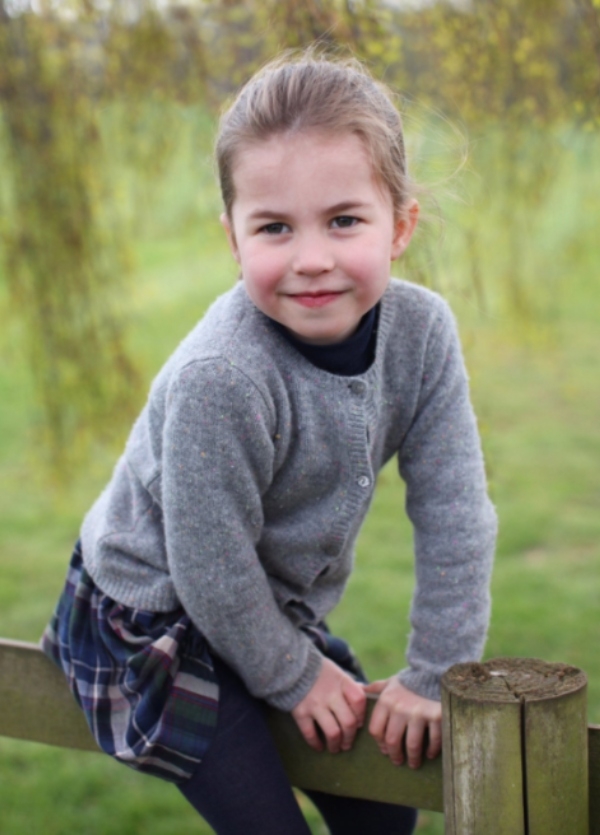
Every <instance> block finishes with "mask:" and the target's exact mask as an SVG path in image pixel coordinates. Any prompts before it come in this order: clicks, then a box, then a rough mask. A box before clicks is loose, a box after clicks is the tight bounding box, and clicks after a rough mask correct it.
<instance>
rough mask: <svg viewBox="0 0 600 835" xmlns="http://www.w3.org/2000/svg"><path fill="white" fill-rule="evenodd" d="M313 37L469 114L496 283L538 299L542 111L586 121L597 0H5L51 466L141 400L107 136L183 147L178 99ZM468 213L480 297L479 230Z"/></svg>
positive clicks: (467, 235) (21, 313) (6, 216)
mask: <svg viewBox="0 0 600 835" xmlns="http://www.w3.org/2000/svg"><path fill="white" fill-rule="evenodd" d="M0 3H1V0H0ZM315 42H317V43H319V44H320V45H321V46H322V47H323V48H325V49H331V50H334V51H338V52H339V51H341V52H345V51H348V50H350V51H352V52H353V53H354V54H356V55H358V56H359V57H360V58H362V59H364V60H366V61H367V62H368V63H369V64H370V66H371V67H372V68H373V70H374V72H375V74H376V75H378V76H380V77H382V78H384V79H385V80H386V81H387V82H388V83H389V84H391V85H392V86H393V87H395V88H396V89H398V90H402V91H406V92H408V93H409V94H410V99H411V100H413V101H416V102H419V103H421V104H423V105H425V106H426V107H427V108H429V113H430V114H431V113H435V112H440V111H441V112H443V113H445V114H448V116H449V118H450V119H451V120H454V121H455V123H457V124H459V125H461V126H464V129H465V133H466V134H467V135H468V136H469V140H470V142H471V144H472V160H473V162H472V163H471V164H472V166H473V167H474V168H475V169H476V170H477V169H478V168H479V169H480V170H479V173H480V178H481V179H480V180H479V186H478V188H479V190H480V191H481V190H482V189H483V191H484V193H486V194H489V195H493V200H492V199H488V203H490V223H492V222H493V223H495V224H498V225H499V226H502V227H503V234H504V235H505V236H506V247H507V252H508V257H507V259H506V260H505V262H504V263H505V266H504V268H503V269H504V270H505V288H506V294H505V298H504V303H505V304H506V305H508V306H509V307H510V308H511V309H512V310H513V311H514V312H515V313H516V314H517V315H518V316H519V317H521V318H522V319H524V320H527V319H528V318H531V317H532V316H534V315H535V310H534V304H533V301H532V294H531V292H530V291H529V290H528V288H527V285H526V281H525V278H524V276H523V271H522V264H523V250H524V248H526V246H527V236H528V226H529V225H530V224H531V222H532V219H534V218H535V215H536V210H537V208H539V206H540V205H541V203H542V201H544V200H545V199H546V198H547V195H548V190H549V187H550V185H551V183H552V180H553V174H554V169H555V167H556V161H557V155H558V154H560V153H561V148H560V143H558V142H557V141H556V130H557V129H558V128H560V127H561V126H564V125H570V124H572V123H573V122H578V123H579V124H581V125H582V126H584V127H585V128H591V129H594V128H596V127H597V125H598V120H599V107H600V0H471V2H468V0H467V2H461V3H458V2H456V1H455V2H453V3H452V2H437V3H427V4H415V3H410V4H403V3H399V4H393V5H392V4H385V3H383V2H376V0H285V2H282V0H246V2H244V3H241V2H237V1H236V0H204V1H203V2H199V0H198V2H195V3H194V2H189V3H187V4H183V3H179V4H176V3H173V2H171V3H169V2H168V0H162V2H161V3H160V4H157V3H152V2H151V1H150V0H118V2H112V3H111V2H110V0H105V2H103V3H101V2H93V0H51V2H50V0H37V2H36V4H35V11H32V10H31V8H29V6H28V5H27V3H26V0H4V5H0V114H1V120H0V129H1V132H2V133H1V148H0V152H1V154H2V157H3V177H2V181H1V182H0V201H1V202H0V207H1V209H2V215H1V217H0V234H1V243H2V256H3V272H4V275H5V279H6V285H7V287H8V291H9V296H8V297H9V305H10V311H11V315H12V316H13V317H16V318H17V319H18V320H19V321H20V322H21V323H22V324H23V326H24V327H23V328H22V331H23V333H24V335H25V341H26V343H27V346H28V351H29V355H30V358H31V366H32V368H33V370H34V374H35V380H36V382H37V391H38V393H39V400H40V404H41V406H42V414H43V416H44V419H43V426H44V432H45V433H46V440H47V444H46V448H47V449H48V450H50V453H51V455H50V457H51V460H52V461H53V464H54V466H55V469H57V470H59V469H60V468H61V467H62V468H63V470H64V468H65V467H66V466H67V465H68V462H69V460H71V459H72V460H73V461H74V462H77V460H80V456H81V454H82V453H83V451H84V450H85V447H86V444H88V443H89V441H90V439H91V438H101V437H104V436H109V435H110V434H111V433H113V432H116V433H117V434H118V433H119V432H120V431H122V426H123V424H124V422H125V421H128V420H129V419H130V413H131V410H132V409H133V408H135V407H136V406H137V405H138V403H139V397H140V393H139V386H138V375H137V374H136V371H135V368H134V366H133V364H132V361H131V360H130V358H129V356H128V352H127V348H126V337H125V324H126V323H125V318H124V310H126V308H127V303H126V294H127V276H128V274H129V273H130V269H131V253H130V243H131V237H132V234H133V231H132V230H133V228H134V226H135V212H134V213H133V214H134V216H133V217H132V216H131V213H129V214H128V213H127V212H126V211H125V210H124V202H126V201H124V199H123V193H122V192H123V183H122V182H121V181H120V179H119V176H118V174H117V173H116V170H115V166H114V164H113V162H112V158H113V157H114V147H115V146H118V153H119V155H120V157H121V158H122V159H123V160H125V161H126V164H127V165H128V166H129V170H130V171H131V170H133V171H134V172H135V176H136V177H138V178H141V179H143V180H145V181H148V182H151V181H152V179H153V178H156V177H157V176H158V175H160V174H161V172H162V171H164V170H165V166H166V165H167V163H168V161H169V159H170V156H171V154H172V153H173V150H174V149H175V148H176V147H177V142H178V132H179V131H180V130H181V125H182V120H181V117H180V113H181V108H182V107H190V106H202V107H205V108H208V109H209V110H212V111H213V112H214V111H215V110H216V109H217V107H218V106H219V105H220V104H221V102H222V101H223V99H224V98H226V97H227V96H228V95H229V94H230V93H231V92H232V90H233V89H235V88H236V87H237V86H238V85H239V84H240V83H242V82H243V81H244V80H245V79H246V78H247V77H248V76H249V75H250V74H251V73H252V72H253V71H254V70H255V69H256V68H257V67H258V66H260V65H261V64H262V63H264V62H265V61H266V60H268V59H269V58H271V57H272V56H273V55H275V54H277V53H278V52H280V51H281V50H282V49H290V48H292V49H293V48H298V47H303V46H305V45H308V44H311V43H315ZM409 109H410V108H409ZM413 109H415V108H414V106H413ZM417 110H418V108H417ZM422 118H424V119H425V120H426V119H427V117H426V116H425V117H422ZM486 137H487V138H489V142H488V144H487V145H486V144H485V143H484V142H483V139H484V138H486ZM486 141H487V140H486ZM489 143H491V146H490V144H489ZM490 147H493V153H490V151H489V148H490ZM482 148H483V149H485V152H484V153H481V149H482ZM425 162H426V160H425ZM417 163H418V159H417ZM451 167H452V166H450V168H451ZM482 168H484V169H485V170H481V169H482ZM426 179H427V178H426ZM466 199H474V197H473V196H472V195H471V197H470V198H469V196H467V198H466ZM492 203H493V205H491V204H492ZM484 204H485V200H484ZM132 221H133V225H132ZM463 231H464V242H465V246H466V248H467V249H468V251H469V252H470V253H472V263H473V271H472V272H473V279H474V282H475V284H477V285H478V287H479V289H478V291H477V292H478V295H479V296H480V297H481V298H483V297H484V295H485V293H484V290H485V287H484V285H485V277H482V276H481V275H479V274H478V270H477V264H478V263H479V262H480V260H481V249H482V247H484V246H485V241H482V240H480V239H478V238H477V236H476V235H475V233H474V232H473V229H469V228H465V229H464V230H463ZM435 249H436V247H435V244H432V241H431V239H427V236H426V237H425V239H424V241H423V243H422V246H421V249H420V250H419V249H417V254H416V258H414V257H413V271H414V276H415V277H416V278H417V279H420V280H426V275H427V272H428V271H431V270H433V271H435V268H436V267H435V264H434V263H433V262H434V259H435V254H432V253H433V252H434V250H435ZM419 259H420V260H419Z"/></svg>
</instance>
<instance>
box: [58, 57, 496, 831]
mask: <svg viewBox="0 0 600 835" xmlns="http://www.w3.org/2000/svg"><path fill="white" fill-rule="evenodd" d="M217 158H218V164H219V174H220V183H221V189H222V195H223V202H224V213H223V215H222V222H223V226H224V227H225V232H226V234H227V238H228V240H229V244H230V247H231V250H232V253H233V256H234V258H235V259H236V261H237V262H238V264H239V265H240V271H241V281H240V282H239V283H238V284H237V286H236V287H234V288H233V289H231V290H230V291H229V292H227V293H226V294H225V295H224V296H222V297H221V298H219V299H217V300H216V301H215V303H214V304H213V306H212V307H211V308H210V310H209V311H208V312H207V313H206V315H205V316H204V318H203V319H202V320H201V321H200V322H199V324H198V325H197V326H196V327H195V328H194V330H193V331H192V332H191V333H190V334H189V336H188V337H187V338H186V339H185V340H184V341H183V343H182V344H181V345H180V346H179V348H178V349H177V350H176V351H175V353H174V354H173V356H172V357H171V358H170V359H169V361H168V362H167V363H166V365H165V366H164V368H163V369H162V371H161V372H160V374H159V375H158V377H157V378H156V380H155V381H154V384H153V386H152V389H151V392H150V397H149V400H148V403H147V405H146V407H145V408H144V410H143V411H142V413H141V415H140V417H139V419H138V420H137V422H136V424H135V425H134V427H133V430H132V432H131V435H130V437H129V441H128V443H127V446H126V449H125V452H124V454H123V456H122V458H121V459H120V461H119V462H118V463H117V466H116V468H115V471H114V474H113V476H112V479H111V481H110V483H109V485H108V487H107V488H106V490H105V491H104V492H103V493H102V495H101V496H100V498H99V499H98V500H97V502H96V503H95V505H94V506H93V507H92V509H91V510H90V512H89V513H88V515H87V516H86V518H85V521H84V523H83V527H82V530H81V543H78V544H77V546H76V548H75V552H74V555H73V558H72V561H71V565H70V569H69V574H68V579H67V584H66V587H65V591H64V593H63V595H62V597H61V600H60V602H59V605H58V608H57V611H56V614H55V616H54V618H53V620H52V622H51V624H50V625H49V627H48V628H47V630H46V632H45V634H44V637H43V646H44V649H45V651H46V652H47V653H48V654H49V655H50V657H52V658H53V659H54V660H55V661H56V663H57V664H59V665H60V666H61V667H62V669H63V670H64V672H65V674H66V675H67V677H68V680H69V683H70V686H71V688H72V691H73V693H74V695H75V697H76V698H77V700H78V701H79V703H80V704H81V707H82V708H83V710H84V711H85V714H86V717H87V719H88V722H89V724H90V727H91V729H92V731H93V733H94V734H95V736H96V739H97V741H98V743H99V745H100V746H101V747H102V748H103V749H104V750H105V751H107V752H108V753H109V754H112V755H113V756H114V757H115V758H116V759H118V760H120V761H121V762H124V763H126V764H128V765H130V766H132V767H134V768H137V769H139V770H142V771H146V772H148V773H150V774H154V775H156V776H159V777H162V778H165V779H167V780H171V781H173V782H175V783H177V785H178V786H179V788H180V789H181V791H182V792H183V794H184V795H185V797H186V798H187V799H188V800H189V801H190V802H191V803H192V804H193V805H194V806H195V807H196V809H197V810H198V811H199V812H200V814H201V815H203V816H204V817H205V818H206V820H207V821H208V822H209V823H210V824H211V826H213V828H214V829H215V831H216V832H217V833H219V835H242V833H243V835H247V833H250V835H275V834H276V833H277V835H306V833H308V831H309V830H308V828H307V825H306V823H305V821H304V819H303V817H302V815H301V814H300V811H299V808H298V806H297V804H296V802H295V799H294V796H293V793H292V791H291V789H290V787H289V784H288V782H287V780H286V777H285V774H284V772H283V769H282V766H281V763H280V761H279V760H278V757H277V754H276V752H275V749H274V746H273V744H272V741H271V738H270V736H269V733H268V730H267V728H266V725H265V722H264V718H263V715H262V710H261V705H262V703H263V702H267V703H268V704H270V705H273V706H275V707H276V708H279V709H280V710H284V711H290V712H291V713H292V715H293V717H294V719H295V721H296V723H297V725H298V728H299V730H300V732H301V733H302V735H303V736H304V738H305V739H306V742H307V743H308V744H309V745H311V746H312V747H314V748H316V749H321V748H322V747H323V746H324V745H325V746H326V747H327V748H328V750H329V751H331V752H334V753H335V752H338V751H347V750H349V749H350V748H351V746H352V742H353V740H354V737H355V734H356V732H357V729H358V728H359V727H360V726H361V725H362V724H363V721H364V716H365V703H366V694H367V693H371V694H379V699H378V702H377V705H376V707H375V710H374V711H373V715H372V719H371V722H370V726H369V731H370V733H371V734H372V735H373V737H374V738H375V739H376V740H377V743H378V744H379V747H380V748H381V751H382V752H383V754H384V755H386V756H388V757H389V758H390V759H391V760H392V762H394V763H397V764H400V763H402V762H403V751H404V747H405V749H406V752H407V759H408V764H409V765H410V766H412V767H418V765H419V764H420V762H421V757H422V749H423V745H424V740H428V741H427V743H426V750H425V754H426V755H427V756H428V757H435V756H436V755H437V754H438V753H439V750H440V736H441V734H440V717H441V711H440V704H439V682H440V676H441V675H442V673H443V672H444V670H446V668H447V667H449V666H450V665H451V664H453V663H455V662H459V661H465V660H467V659H476V658H478V657H479V655H480V653H481V651H482V647H483V642H484V638H485V633H486V627H487V623H488V613H489V593H488V585H489V576H490V566H491V561H492V553H493V547H494V539H495V529H496V521H495V514H494V511H493V509H492V506H491V504H490V502H489V500H488V498H487V493H486V482H485V475H484V467H483V461H482V456H481V451H480V444H479V439H478V434H477V429H476V423H475V419H474V416H473V412H472V409H471V406H470V403H469V396H468V387H467V377H466V373H465V369H464V366H463V361H462V358H461V351H460V346H459V342H458V338H457V334H456V329H455V324H454V320H453V317H452V315H451V313H450V311H449V309H448V307H447V306H446V304H445V303H444V302H443V301H442V299H441V298H440V297H439V296H437V295H436V294H434V293H432V292H430V291H428V290H425V289H423V288H421V287H417V286H415V285H412V284H408V283H406V282H404V281H399V280H393V279H390V262H391V261H393V260H395V259H396V258H398V257H399V256H401V255H402V253H403V252H404V250H405V249H406V247H407V246H408V244H409V241H410V239H411V236H412V234H413V231H414V228H415V225H416V223H417V216H418V205H417V202H416V200H415V199H414V197H413V196H412V194H411V184H410V180H409V178H408V175H407V170H406V159H405V152H404V142H403V136H402V127H401V121H400V117H399V115H398V113H397V111H396V109H395V107H394V105H393V104H392V99H391V96H390V95H389V93H388V92H387V91H386V90H385V89H384V88H383V87H382V86H381V85H379V84H378V83H377V82H375V81H374V80H373V79H372V78H371V77H370V75H369V74H368V73H367V72H366V71H365V70H364V69H363V68H362V67H361V66H360V65H359V64H358V63H357V62H354V61H350V62H338V61H332V60H328V59H325V58H321V57H315V56H314V55H308V56H306V55H304V56H300V57H298V58H296V59H285V60H282V61H279V62H275V63H274V64H271V65H269V66H267V67H266V68H265V69H264V70H263V71H262V72H260V73H259V74H258V75H256V76H255V77H254V78H253V79H252V80H251V81H250V82H249V83H248V84H247V85H246V86H245V87H244V88H243V89H242V91H241V92H240V94H239V95H238V97H237V99H236V100H235V101H234V103H233V104H232V105H231V107H230V108H229V110H228V111H227V112H226V113H225V115H224V116H223V118H222V121H221V126H220V131H219V135H218V140H217ZM392 456H397V459H398V464H399V469H400V473H401V475H402V478H403V479H404V480H405V482H406V487H407V499H406V507H407V512H408V515H409V517H410V519H411V520H412V523H413V526H414V541H415V555H416V576H417V584H416V591H415V595H414V600H413V604H412V609H411V623H412V633H411V636H410V641H409V646H408V652H407V659H408V666H407V667H406V668H405V669H403V670H402V671H401V672H399V673H398V672H395V671H390V672H391V673H392V674H391V676H390V678H389V679H387V680H384V681H378V682H375V683H373V684H370V685H366V684H365V683H364V681H365V680H364V677H363V676H362V674H361V671H360V667H359V666H358V664H357V662H356V660H355V659H354V658H353V656H352V655H351V653H350V651H349V649H348V647H347V645H346V644H344V642H342V641H340V640H339V639H336V638H334V637H332V636H331V635H330V634H329V633H328V631H327V628H326V626H325V624H324V619H325V618H326V616H327V615H328V614H329V612H330V611H331V610H332V609H333V607H334V606H335V605H336V603H337V602H338V601H339V599H340V597H341V596H342V593H343V591H344V586H345V584H346V581H347V580H348V577H349V575H350V572H351V570H352V562H353V549H354V544H355V541H356V537H357V535H358V532H359V530H360V527H361V525H362V522H363V520H364V518H365V515H366V513H367V510H368V507H369V504H370V501H371V498H372V495H373V490H374V486H375V480H376V477H377V473H378V471H379V470H380V469H381V467H382V466H383V465H384V464H385V462H386V461H388V460H389V459H390V458H391V457H392ZM400 616H401V615H400V613H399V617H400ZM311 797H312V798H313V800H314V802H315V803H316V805H317V806H318V807H319V808H320V810H321V812H322V814H323V816H324V818H325V820H326V822H327V824H328V826H329V828H330V831H331V833H333V835H352V833H357V835H358V834H359V833H360V835H364V833H369V835H383V833H395V834H396V835H401V834H402V833H405V834H406V835H407V834H408V833H410V832H412V831H413V828H414V825H415V817H416V813H415V811H414V810H412V809H407V808H405V807H401V806H400V807H398V806H391V805H387V804H381V803H374V802H367V801H361V800H356V799H347V798H339V797H333V796H328V795H326V794H322V793H317V792H313V793H311Z"/></svg>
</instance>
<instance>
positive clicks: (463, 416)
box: [399, 300, 497, 699]
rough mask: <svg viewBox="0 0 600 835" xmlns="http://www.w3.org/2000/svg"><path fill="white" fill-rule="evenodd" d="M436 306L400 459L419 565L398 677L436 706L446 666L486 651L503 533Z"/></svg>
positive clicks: (450, 340) (456, 348) (454, 348)
mask: <svg viewBox="0 0 600 835" xmlns="http://www.w3.org/2000/svg"><path fill="white" fill-rule="evenodd" d="M440 304H441V308H440V310H439V314H438V315H437V316H436V318H435V320H434V321H433V324H432V327H431V329H430V332H429V335H428V339H427V344H426V348H425V353H424V358H423V374H422V379H421V386H420V391H419V396H418V399H417V407H416V411H415V415H414V419H413V421H412V424H411V426H410V429H409V431H408V432H407V434H406V436H405V439H404V441H403V443H402V447H401V449H400V451H399V466H400V473H401V475H402V477H403V479H404V480H405V482H406V487H407V492H406V510H407V513H408V516H409V518H410V520H411V522H412V524H413V528H414V544H415V565H416V568H415V571H416V585H415V592H414V597H413V601H412V606H411V615H410V619H411V626H412V630H411V635H410V639H409V645H408V650H407V660H408V663H409V665H410V666H409V667H408V668H407V669H405V670H402V671H401V673H400V674H399V676H400V680H401V681H402V683H403V684H404V685H405V686H406V687H407V688H409V689H410V690H412V691H414V692H416V693H419V694H420V695H422V696H425V697H427V698H432V699H439V698H440V679H441V676H442V674H443V673H444V672H445V670H446V669H447V668H448V667H450V666H451V665H452V664H455V663H458V662H461V661H468V660H477V659H479V658H480V656H481V653H482V651H483V646H484V643H485V638H486V632H487V626H488V621H489V614H490V593H489V584H490V576H491V568H492V561H493V554H494V547H495V540H496V531H497V520H496V514H495V511H494V508H493V506H492V504H491V502H490V500H489V498H488V494H487V485H486V476H485V470H484V463H483V456H482V452H481V444H480V440H479V434H478V431H477V424H476V420H475V416H474V413H473V409H472V407H471V403H470V399H469V387H468V379H467V373H466V370H465V366H464V361H463V357H462V353H461V347H460V343H459V338H458V334H457V330H456V325H455V322H454V317H453V315H452V313H451V312H450V309H449V308H448V307H447V305H446V304H445V302H442V301H441V300H440Z"/></svg>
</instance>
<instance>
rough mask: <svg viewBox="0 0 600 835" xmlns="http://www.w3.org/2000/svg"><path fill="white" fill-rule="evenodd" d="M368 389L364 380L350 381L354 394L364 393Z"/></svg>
mask: <svg viewBox="0 0 600 835" xmlns="http://www.w3.org/2000/svg"><path fill="white" fill-rule="evenodd" d="M366 390H367V386H366V384H365V383H363V382H362V380H352V382H351V383H350V391H351V392H352V394H364V393H365V391H366Z"/></svg>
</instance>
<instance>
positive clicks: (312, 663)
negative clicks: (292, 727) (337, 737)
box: [265, 638, 323, 712]
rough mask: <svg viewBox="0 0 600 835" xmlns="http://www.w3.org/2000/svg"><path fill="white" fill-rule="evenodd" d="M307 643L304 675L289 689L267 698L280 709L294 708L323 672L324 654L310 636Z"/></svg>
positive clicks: (266, 699) (269, 702)
mask: <svg viewBox="0 0 600 835" xmlns="http://www.w3.org/2000/svg"><path fill="white" fill-rule="evenodd" d="M307 643H308V653H307V656H306V664H305V666H304V670H303V671H302V675H301V676H300V678H299V679H298V680H297V681H296V682H295V683H294V686H293V687H291V688H289V690H283V691H280V692H279V693H274V694H273V695H271V696H267V697H266V698H265V701H266V702H268V704H270V705H272V706H273V707H276V708H278V710H285V711H288V712H289V711H290V710H293V709H294V708H295V707H296V705H297V704H298V702H301V701H302V699H303V698H304V697H305V696H306V694H307V693H308V691H309V690H310V689H311V687H312V686H313V684H314V683H315V681H316V680H317V678H318V676H319V673H320V672H321V665H322V663H323V656H322V655H321V653H320V652H319V650H318V649H317V648H316V647H315V645H314V644H313V643H312V641H310V640H308V638H307Z"/></svg>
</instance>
